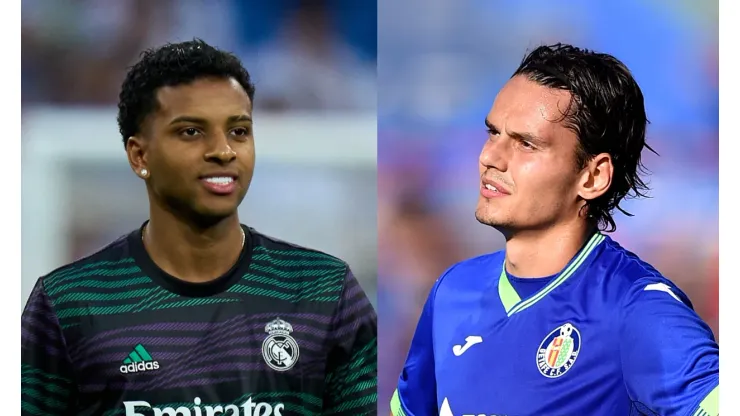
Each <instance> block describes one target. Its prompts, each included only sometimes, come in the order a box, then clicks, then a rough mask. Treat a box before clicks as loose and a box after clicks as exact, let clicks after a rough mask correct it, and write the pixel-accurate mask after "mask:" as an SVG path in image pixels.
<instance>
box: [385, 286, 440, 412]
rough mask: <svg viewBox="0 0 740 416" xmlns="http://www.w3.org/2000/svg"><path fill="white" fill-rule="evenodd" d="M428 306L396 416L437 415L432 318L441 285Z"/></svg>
mask: <svg viewBox="0 0 740 416" xmlns="http://www.w3.org/2000/svg"><path fill="white" fill-rule="evenodd" d="M438 284H439V283H437V284H435V286H434V288H433V289H432V291H431V294H430V295H429V297H428V298H427V300H426V303H425V304H424V308H423V309H422V311H421V316H420V317H419V322H418V323H417V325H416V332H415V333H414V338H413V339H412V340H411V346H410V347H409V352H408V355H407V356H406V363H405V364H404V367H403V371H402V372H401V376H400V377H399V378H398V386H397V387H396V391H395V392H394V393H393V398H392V399H391V414H392V415H393V416H426V415H436V414H437V381H436V378H435V371H434V350H433V338H432V317H433V314H434V311H433V309H434V306H433V305H434V296H435V293H436V289H437V285H438Z"/></svg>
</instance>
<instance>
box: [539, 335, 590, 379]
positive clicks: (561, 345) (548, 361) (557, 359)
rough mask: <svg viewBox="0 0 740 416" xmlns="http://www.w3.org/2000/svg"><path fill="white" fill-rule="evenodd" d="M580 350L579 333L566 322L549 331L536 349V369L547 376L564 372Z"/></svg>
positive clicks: (556, 375)
mask: <svg viewBox="0 0 740 416" xmlns="http://www.w3.org/2000/svg"><path fill="white" fill-rule="evenodd" d="M580 351H581V333H580V332H578V329H576V327H575V326H573V325H572V324H570V323H566V324H564V325H562V326H560V327H558V328H555V330H554V331H552V332H550V333H549V334H548V335H547V336H546V337H545V339H544V340H542V343H541V344H540V347H539V348H538V349H537V369H538V370H540V373H542V375H543V376H545V377H547V378H557V377H560V376H562V375H563V374H565V373H566V372H567V371H568V370H570V368H571V367H573V364H574V363H575V362H576V358H578V353H579V352H580Z"/></svg>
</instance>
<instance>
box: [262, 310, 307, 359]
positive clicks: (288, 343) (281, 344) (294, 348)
mask: <svg viewBox="0 0 740 416" xmlns="http://www.w3.org/2000/svg"><path fill="white" fill-rule="evenodd" d="M265 332H267V333H268V334H270V335H269V336H268V337H267V338H265V340H264V341H263V342H262V357H263V358H264V359H265V362H266V363H267V365H269V366H270V368H272V369H273V370H276V371H287V370H290V369H291V368H293V366H294V365H295V363H296V362H298V355H299V350H298V343H296V342H295V339H293V337H291V336H290V333H291V332H293V326H292V325H291V324H289V323H287V322H285V321H283V320H282V319H280V318H277V319H275V320H274V321H272V322H270V323H268V324H267V325H265Z"/></svg>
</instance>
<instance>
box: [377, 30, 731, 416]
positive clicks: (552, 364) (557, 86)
mask: <svg viewBox="0 0 740 416" xmlns="http://www.w3.org/2000/svg"><path fill="white" fill-rule="evenodd" d="M646 124H647V118H646V114H645V108H644V103H643V96H642V92H641V91H640V88H639V87H638V85H637V83H636V81H635V80H634V79H633V77H632V75H631V74H630V72H629V70H628V69H627V68H626V67H625V66H624V65H623V64H622V63H621V62H620V61H618V60H617V59H615V58H614V57H612V56H610V55H607V54H601V53H594V52H591V51H587V50H583V49H579V48H576V47H573V46H570V45H562V44H558V45H554V46H542V47H539V48H537V49H535V50H534V51H532V52H531V53H530V54H529V55H528V56H526V57H525V59H524V60H523V61H522V63H521V65H520V66H519V68H518V69H517V70H516V72H515V73H514V75H513V76H512V78H511V79H510V80H509V81H508V82H507V83H506V84H505V86H504V87H503V88H502V89H501V91H500V92H499V94H498V96H497V97H496V99H495V102H494V103H493V107H492V108H491V110H490V112H489V113H488V115H487V117H486V118H485V125H486V130H487V136H488V137H487V139H486V141H485V144H484V145H483V150H482V152H481V154H480V160H479V171H480V197H479V200H478V204H477V208H476V212H475V216H476V218H477V219H478V221H479V222H481V223H482V224H485V225H488V226H491V227H493V228H495V229H496V230H498V231H499V232H501V233H502V234H503V235H504V237H505V238H506V248H505V250H503V251H500V252H496V253H493V254H487V255H483V256H480V257H477V258H473V259H469V260H466V261H463V262H460V263H458V264H455V265H453V266H452V267H451V268H450V269H448V270H447V271H446V272H445V273H444V274H443V275H442V276H441V277H440V278H439V279H438V280H437V282H436V283H435V285H434V287H433V289H432V291H431V294H430V295H429V297H428V299H427V302H426V304H425V306H424V308H423V311H422V313H421V317H420V319H419V322H418V326H417V329H416V332H415V335H414V338H413V341H412V342H411V347H410V351H409V353H408V357H407V360H406V364H405V367H404V369H403V372H402V374H401V376H400V378H399V381H398V386H397V390H396V392H395V394H394V396H393V399H392V402H391V412H392V414H393V415H395V416H401V415H409V416H411V415H414V416H428V415H436V414H439V415H441V416H452V415H455V416H461V415H497V416H504V415H506V416H532V415H538V416H539V415H547V416H569V415H625V416H626V415H638V414H642V415H671V416H698V415H701V416H708V415H717V414H718V410H717V406H718V404H717V403H718V394H719V387H718V386H719V364H718V355H719V348H718V346H717V344H716V342H715V340H714V337H713V335H712V333H711V330H710V329H709V327H708V326H707V325H706V324H705V323H704V322H702V320H701V319H700V318H699V316H697V314H696V313H695V312H694V310H693V309H692V305H691V302H690V301H689V299H688V298H687V297H686V295H685V294H684V293H683V292H682V291H681V290H680V289H679V288H677V287H676V286H675V285H674V284H673V283H672V282H671V281H670V280H668V279H666V278H665V277H663V276H662V275H661V274H660V273H659V272H658V271H657V270H655V269H654V268H653V267H652V266H650V265H649V264H647V263H645V262H644V261H642V260H640V258H638V257H637V256H636V255H634V254H632V253H630V252H629V251H627V250H626V249H624V248H622V247H620V246H619V244H617V242H615V241H614V240H612V239H611V238H610V237H608V236H606V235H604V234H602V232H610V231H613V230H614V229H615V228H616V225H615V221H614V218H613V217H612V213H613V211H614V210H615V209H620V207H619V204H620V202H621V201H622V200H623V198H624V197H625V196H627V195H632V196H644V194H645V192H646V190H647V187H646V185H645V183H644V181H643V180H642V179H641V178H640V172H641V168H642V162H641V153H642V151H643V149H645V148H647V149H650V148H649V147H648V146H647V145H646V143H645V130H646ZM650 150H652V149H650Z"/></svg>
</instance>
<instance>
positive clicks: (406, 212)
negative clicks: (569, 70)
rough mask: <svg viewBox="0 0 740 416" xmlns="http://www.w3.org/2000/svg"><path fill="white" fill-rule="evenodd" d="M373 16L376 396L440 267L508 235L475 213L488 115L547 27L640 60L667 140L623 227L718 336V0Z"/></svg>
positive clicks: (391, 376) (401, 11)
mask: <svg viewBox="0 0 740 416" xmlns="http://www.w3.org/2000/svg"><path fill="white" fill-rule="evenodd" d="M422 10H423V13H422V12H421V11H422ZM378 19H379V23H378V48H379V50H380V59H379V61H378V85H379V86H380V88H379V90H378V163H379V165H378V199H379V202H378V204H379V216H378V218H379V221H380V222H379V225H378V227H379V236H380V237H379V248H378V258H379V260H378V269H379V271H378V273H379V276H378V286H379V289H378V300H379V316H380V326H381V328H382V337H380V340H379V341H380V349H379V351H380V353H379V354H380V355H379V357H380V358H379V360H380V361H379V365H380V379H379V384H380V391H379V394H380V397H379V401H380V403H381V404H386V403H388V401H389V400H390V396H391V394H392V393H393V390H394V388H395V384H396V382H397V379H398V376H399V374H400V371H401V368H402V365H403V362H404V360H405V357H406V352H407V351H408V346H409V342H410V340H411V337H412V336H413V333H414V330H415V325H416V322H417V319H418V316H419V314H420V312H421V307H422V306H423V303H424V301H425V299H426V297H427V295H428V294H429V290H430V288H431V286H432V284H433V283H434V281H435V280H436V279H437V278H438V277H439V276H440V275H441V274H442V273H443V272H444V271H445V270H446V269H447V268H448V267H450V266H451V265H452V264H454V263H456V262H458V261H461V260H463V259H466V258H470V257H474V256H477V255H480V254H483V253H487V252H493V251H497V250H500V249H502V248H503V243H504V241H503V239H502V238H501V237H500V236H499V235H498V233H497V232H496V231H495V230H493V229H490V228H487V227H485V226H482V225H480V224H478V222H477V221H476V220H475V217H474V210H475V204H476V201H477V198H478V181H479V175H478V166H477V163H478V155H479V152H480V150H481V147H482V145H483V142H484V140H485V139H486V133H485V126H484V124H483V120H484V117H485V115H486V114H487V113H488V111H489V109H490V107H491V104H492V103H493V100H494V98H495V96H496V93H497V91H498V90H499V89H500V88H501V86H503V84H504V83H505V82H506V80H507V79H508V78H509V77H510V76H511V74H512V73H513V71H514V70H515V69H516V67H517V65H518V63H519V62H520V61H521V59H522V58H523V57H524V55H525V53H526V52H527V51H528V50H531V49H533V48H534V47H536V46H538V45H540V44H543V43H555V42H566V43H573V44H576V45H578V46H582V47H586V48H590V49H595V50H598V51H602V52H607V53H611V54H613V55H615V56H616V57H617V58H619V59H620V60H622V61H623V62H625V64H626V65H627V66H628V67H629V68H630V69H631V70H632V72H633V74H634V76H635V78H636V79H637V81H638V82H639V84H640V86H641V88H642V90H643V93H644V95H645V100H646V108H647V112H648V118H649V119H650V121H651V125H650V127H649V132H648V143H649V144H650V145H651V147H653V148H654V149H655V150H656V151H657V152H658V153H659V155H660V156H654V155H648V154H645V158H644V161H645V164H646V165H647V168H648V169H649V170H650V172H651V173H650V175H649V176H648V178H647V179H648V182H649V184H650V185H651V187H652V191H651V192H650V196H651V198H649V199H644V200H630V201H626V202H625V203H624V204H623V207H624V208H625V209H626V210H627V211H629V212H630V213H632V214H634V216H633V217H626V216H624V215H619V216H617V226H618V230H617V232H616V233H615V234H614V236H613V237H614V238H615V239H616V240H617V241H619V242H620V243H621V244H622V245H623V246H625V247H626V248H627V249H628V250H631V251H633V252H635V253H636V254H638V255H640V256H641V257H642V258H643V259H645V260H647V261H648V262H651V263H652V264H653V265H655V266H656V267H657V268H658V269H659V270H660V271H662V272H663V273H664V274H665V275H666V276H667V277H668V278H670V279H672V280H673V281H674V282H676V283H677V284H678V285H679V286H680V287H681V288H682V289H683V290H684V291H685V292H687V293H688V295H689V296H690V298H691V299H692V302H693V304H694V307H695V309H696V310H697V311H698V312H699V314H700V315H701V316H702V317H703V318H704V319H705V320H706V321H707V322H708V323H709V324H710V326H711V327H712V330H713V331H714V333H715V336H716V337H718V336H719V327H718V285H719V283H718V282H719V281H718V209H719V208H718V143H719V142H718V93H719V92H718V47H717V42H718V40H717V4H716V2H701V4H699V3H696V2H690V1H683V0H681V1H676V2H657V1H650V0H649V1H644V0H624V1H619V2H616V1H604V2H592V1H587V0H575V1H571V2H568V7H563V6H562V4H561V3H559V2H550V1H545V0H523V1H517V2H491V1H487V0H465V1H454V2H453V1H449V0H404V1H403V2H398V1H393V0H379V2H378ZM381 413H382V412H381Z"/></svg>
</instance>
